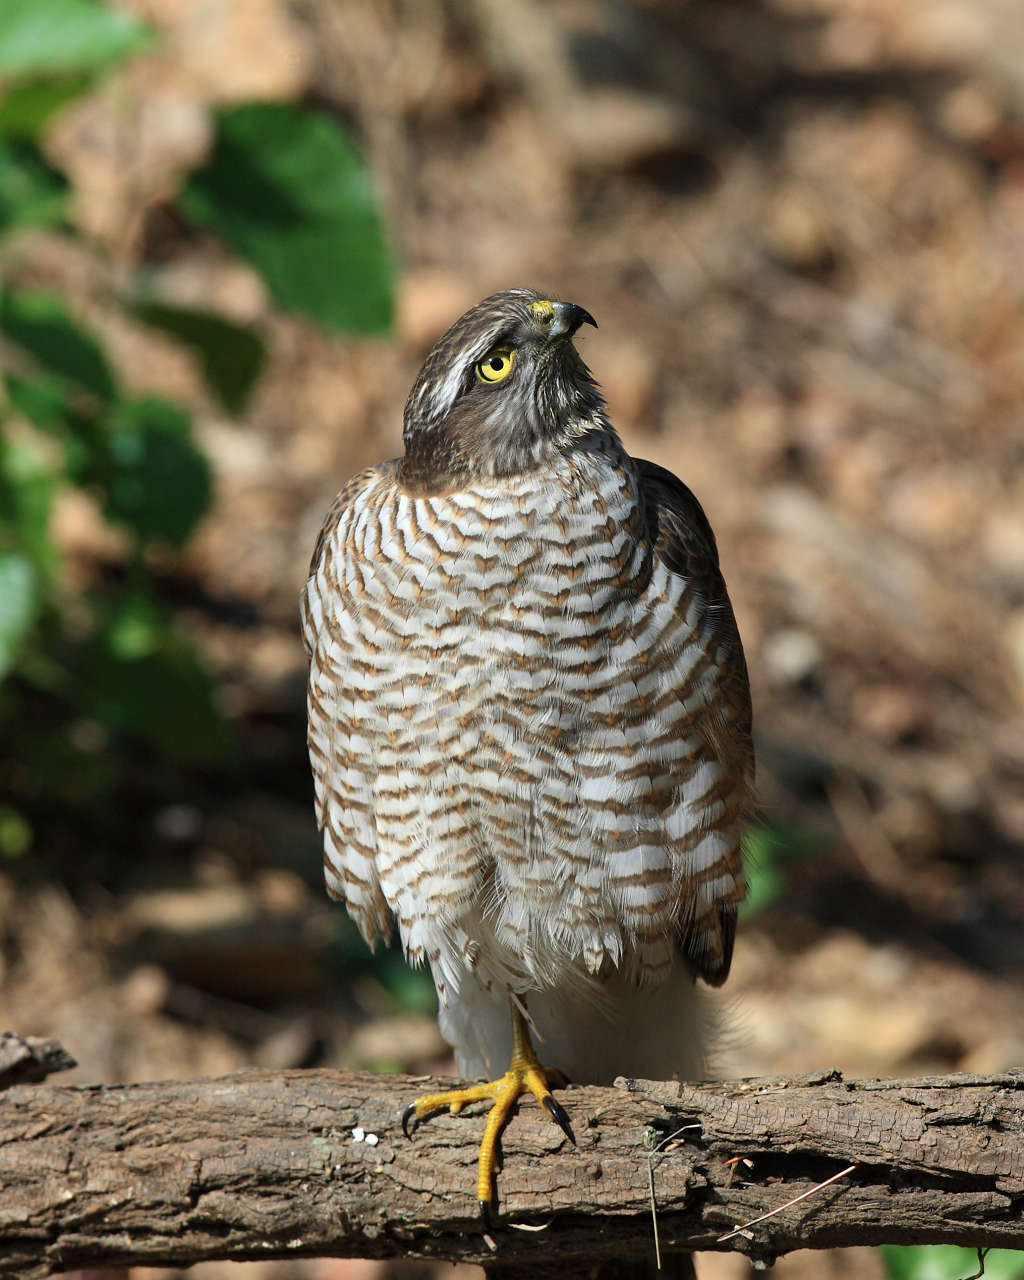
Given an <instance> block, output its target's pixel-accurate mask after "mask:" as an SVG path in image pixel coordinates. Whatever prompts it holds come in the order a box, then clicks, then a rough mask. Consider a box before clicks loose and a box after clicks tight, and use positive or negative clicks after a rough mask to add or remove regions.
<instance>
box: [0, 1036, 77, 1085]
mask: <svg viewBox="0 0 1024 1280" xmlns="http://www.w3.org/2000/svg"><path fill="white" fill-rule="evenodd" d="M77 1066H78V1063H77V1062H76V1061H75V1060H74V1058H72V1056H71V1054H70V1053H68V1051H67V1049H65V1048H64V1046H63V1045H60V1044H58V1043H57V1041H56V1040H41V1039H40V1038H39V1037H38V1036H19V1035H16V1034H15V1033H14V1032H13V1031H0V1089H6V1088H7V1086H8V1085H12V1084H35V1083H37V1082H38V1081H40V1080H45V1079H46V1077H47V1076H49V1075H53V1074H54V1072H56V1071H70V1070H71V1069H72V1067H77Z"/></svg>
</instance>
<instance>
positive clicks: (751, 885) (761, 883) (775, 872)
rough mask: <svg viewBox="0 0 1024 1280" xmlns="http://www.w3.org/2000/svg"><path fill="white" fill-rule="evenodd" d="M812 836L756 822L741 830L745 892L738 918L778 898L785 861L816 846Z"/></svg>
mask: <svg viewBox="0 0 1024 1280" xmlns="http://www.w3.org/2000/svg"><path fill="white" fill-rule="evenodd" d="M817 844H818V841H817V840H816V839H815V837H814V836H812V835H810V834H808V833H807V832H802V831H783V830H780V829H779V828H776V827H768V826H760V825H755V826H752V827H748V828H747V830H746V831H745V832H744V833H743V861H744V864H745V866H746V868H747V896H746V898H745V899H744V901H743V905H742V906H741V907H740V919H748V918H749V917H750V916H753V915H756V914H757V913H758V912H759V911H761V910H763V909H764V908H765V907H769V906H771V904H772V903H773V902H776V901H778V899H779V898H780V897H781V896H782V894H783V893H784V891H785V888H786V870H785V866H784V864H785V863H787V862H791V861H794V860H796V859H799V858H803V857H806V856H807V854H809V853H811V852H813V850H814V849H815V848H816V847H817Z"/></svg>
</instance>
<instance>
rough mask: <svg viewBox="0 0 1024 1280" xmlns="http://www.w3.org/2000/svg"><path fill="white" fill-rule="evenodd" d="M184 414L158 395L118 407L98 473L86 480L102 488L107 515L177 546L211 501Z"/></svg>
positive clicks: (207, 469) (203, 465)
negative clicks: (100, 469) (90, 480)
mask: <svg viewBox="0 0 1024 1280" xmlns="http://www.w3.org/2000/svg"><path fill="white" fill-rule="evenodd" d="M191 437H192V431H191V424H190V422H189V418H188V415H187V414H186V413H185V412H184V410H182V409H180V408H179V407H178V406H177V405H176V404H172V403H171V402H170V401H169V400H162V399H160V398H159V397H158V396H141V397H139V398H138V399H133V400H125V401H122V402H121V403H120V404H118V405H117V407H116V409H115V411H114V413H113V415H112V416H111V418H110V421H109V423H108V429H107V434H106V437H105V441H104V447H105V450H106V459H105V462H104V464H103V469H102V471H100V472H97V471H93V472H92V473H91V474H90V473H89V472H88V471H87V472H86V476H85V478H87V479H92V480H94V481H96V482H98V483H99V484H100V486H101V488H102V489H103V490H104V497H105V502H104V511H105V513H106V515H107V516H108V517H109V519H111V520H113V521H115V522H118V523H122V524H127V525H129V526H130V527H131V528H132V529H134V530H135V532H136V533H137V534H138V535H139V536H140V537H141V538H143V539H150V538H158V539H162V540H163V541H164V542H169V543H171V545H172V546H181V545H182V544H183V543H184V542H185V541H186V540H187V539H188V537H189V534H191V532H192V530H193V529H194V528H195V525H196V522H197V521H198V520H199V518H200V516H201V515H202V514H203V513H204V512H205V511H206V508H207V507H208V506H209V503H210V466H209V463H208V462H207V461H206V458H205V457H204V456H203V454H202V453H200V452H199V450H198V449H197V448H196V447H195V445H194V444H193V443H192V438H191Z"/></svg>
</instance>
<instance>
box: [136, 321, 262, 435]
mask: <svg viewBox="0 0 1024 1280" xmlns="http://www.w3.org/2000/svg"><path fill="white" fill-rule="evenodd" d="M132 310H133V312H134V313H135V315H137V316H138V317H139V319H140V320H144V321H145V322H146V324H150V325H153V327H154V328H157V329H162V330H163V331H164V332H165V333H170V334H173V336H174V337H176V338H178V339H179V340H180V341H181V342H184V343H185V345H186V346H189V347H191V348H192V349H193V351H194V352H195V354H196V357H197V358H198V359H199V361H200V364H201V365H202V370H203V377H204V378H205V379H206V382H207V385H208V386H209V388H210V390H211V391H212V392H213V394H214V395H215V396H216V397H217V399H218V400H219V401H220V402H221V404H222V405H223V406H224V408H225V409H227V411H228V412H229V413H233V414H236V415H237V414H241V413H242V412H243V411H244V409H245V406H246V402H247V401H248V399H249V393H250V392H251V391H252V388H253V384H254V383H255V381H256V379H257V377H258V376H259V374H260V372H261V371H262V369H263V364H264V361H265V359H266V353H265V351H264V347H263V342H262V341H261V339H260V337H259V336H258V334H257V333H256V332H255V331H254V330H253V329H251V328H249V327H248V326H243V325H238V324H233V323H232V322H231V321H230V320H225V319H224V317H223V316H219V315H217V314H216V313H215V312H213V311H200V310H196V309H194V308H190V307H172V306H169V305H168V304H166V303H160V302H140V303H136V304H135V305H134V306H133V307H132Z"/></svg>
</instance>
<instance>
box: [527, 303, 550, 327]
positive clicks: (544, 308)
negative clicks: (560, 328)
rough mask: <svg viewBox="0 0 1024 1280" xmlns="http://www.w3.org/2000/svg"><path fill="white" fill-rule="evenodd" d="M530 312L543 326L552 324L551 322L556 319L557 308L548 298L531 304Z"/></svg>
mask: <svg viewBox="0 0 1024 1280" xmlns="http://www.w3.org/2000/svg"><path fill="white" fill-rule="evenodd" d="M530 310H531V311H532V312H533V314H534V316H535V317H536V318H537V319H538V320H539V321H540V322H541V324H550V323H551V321H552V320H553V319H554V315H555V308H554V307H553V306H552V305H551V303H550V302H549V301H548V300H547V298H542V299H540V300H539V301H537V302H531V303H530Z"/></svg>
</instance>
